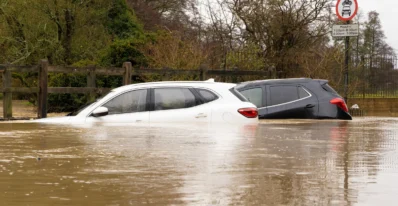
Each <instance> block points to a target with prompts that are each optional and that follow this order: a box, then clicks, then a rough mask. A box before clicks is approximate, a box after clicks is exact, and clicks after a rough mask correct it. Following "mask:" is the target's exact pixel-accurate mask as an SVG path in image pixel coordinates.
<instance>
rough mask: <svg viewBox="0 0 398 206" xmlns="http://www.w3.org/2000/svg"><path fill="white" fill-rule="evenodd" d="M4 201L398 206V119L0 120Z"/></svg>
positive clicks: (0, 194) (33, 204) (10, 203)
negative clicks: (247, 122)
mask: <svg viewBox="0 0 398 206" xmlns="http://www.w3.org/2000/svg"><path fill="white" fill-rule="evenodd" d="M0 200H1V203H0V205H8V206H13V205H31V206H36V205H87V206H88V205H396V202H397V200H398V119H397V118H356V119H355V120H354V121H312V120H308V121H298V120H286V121H262V122H261V124H259V125H258V126H236V125H212V126H207V125H206V126H205V125H195V126H193V125H152V126H151V127H148V126H145V127H144V126H137V125H128V124H125V125H116V124H114V125H81V126H61V125H60V126H57V125H43V124H32V123H29V122H18V123H16V122H13V123H3V124H0Z"/></svg>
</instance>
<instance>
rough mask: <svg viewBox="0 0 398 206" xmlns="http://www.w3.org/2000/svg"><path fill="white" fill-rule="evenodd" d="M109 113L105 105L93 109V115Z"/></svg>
mask: <svg viewBox="0 0 398 206" xmlns="http://www.w3.org/2000/svg"><path fill="white" fill-rule="evenodd" d="M108 114H109V111H108V108H106V107H98V108H97V109H95V110H94V111H93V117H102V116H106V115H108Z"/></svg>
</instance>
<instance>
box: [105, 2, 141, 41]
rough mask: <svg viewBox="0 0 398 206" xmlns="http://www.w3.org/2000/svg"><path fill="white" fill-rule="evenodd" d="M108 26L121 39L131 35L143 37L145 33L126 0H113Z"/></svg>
mask: <svg viewBox="0 0 398 206" xmlns="http://www.w3.org/2000/svg"><path fill="white" fill-rule="evenodd" d="M106 25H107V28H108V30H109V32H110V33H111V34H112V35H116V37H117V38H119V39H126V38H129V37H134V38H141V37H142V36H143V34H144V32H143V28H142V25H140V24H139V23H138V21H137V18H136V17H135V15H134V13H133V11H132V10H131V9H129V8H128V7H127V4H126V1H125V0H113V1H112V7H111V9H109V11H108V19H107V22H106Z"/></svg>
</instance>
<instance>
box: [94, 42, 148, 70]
mask: <svg viewBox="0 0 398 206" xmlns="http://www.w3.org/2000/svg"><path fill="white" fill-rule="evenodd" d="M144 43H145V41H144V40H142V39H135V38H128V39H120V40H116V41H115V42H113V43H112V44H111V45H110V46H109V48H108V50H107V53H106V54H105V55H104V57H103V58H102V65H114V66H119V67H121V66H122V64H123V62H127V61H129V62H131V63H132V64H133V65H134V66H137V65H138V66H146V65H147V60H146V58H145V56H144V54H142V52H141V51H140V50H139V49H138V48H139V47H140V46H142V45H143V44H144Z"/></svg>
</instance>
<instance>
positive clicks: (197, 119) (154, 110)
mask: <svg viewBox="0 0 398 206" xmlns="http://www.w3.org/2000/svg"><path fill="white" fill-rule="evenodd" d="M235 86H236V85H235V84H230V83H218V82H214V81H212V80H208V81H203V82H202V81H196V82H152V83H142V84H132V85H127V86H122V87H119V88H116V89H113V90H112V91H111V92H110V93H108V94H107V95H105V96H104V97H103V98H101V99H99V100H97V101H96V102H94V103H91V104H89V105H87V106H85V107H83V108H82V109H80V110H78V111H76V112H73V113H71V114H69V115H68V116H65V117H54V118H44V119H38V120H34V122H41V123H72V124H80V123H96V122H103V123H176V122H179V123H220V122H228V123H257V122H258V118H257V115H258V113H257V108H256V106H255V105H254V104H252V103H250V102H248V101H247V99H246V98H245V97H244V96H242V95H241V94H240V93H238V92H237V91H236V90H235V89H234V87H235Z"/></svg>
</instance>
